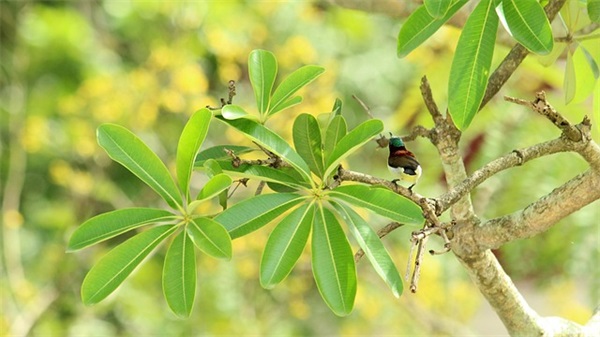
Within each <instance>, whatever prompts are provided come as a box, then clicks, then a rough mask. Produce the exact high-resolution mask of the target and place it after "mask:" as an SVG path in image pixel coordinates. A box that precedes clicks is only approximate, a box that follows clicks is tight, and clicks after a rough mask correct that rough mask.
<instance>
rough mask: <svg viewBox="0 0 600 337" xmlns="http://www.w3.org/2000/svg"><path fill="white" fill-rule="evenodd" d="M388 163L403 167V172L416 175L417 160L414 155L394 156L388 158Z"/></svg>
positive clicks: (392, 165)
mask: <svg viewBox="0 0 600 337" xmlns="http://www.w3.org/2000/svg"><path fill="white" fill-rule="evenodd" d="M388 165H390V166H391V167H402V168H404V173H406V174H410V175H416V174H417V172H416V171H417V168H418V167H419V162H418V161H417V160H416V159H415V158H414V157H409V156H394V157H390V158H389V159H388Z"/></svg>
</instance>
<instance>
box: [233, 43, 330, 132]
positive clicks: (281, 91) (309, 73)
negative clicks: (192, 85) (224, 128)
mask: <svg viewBox="0 0 600 337" xmlns="http://www.w3.org/2000/svg"><path fill="white" fill-rule="evenodd" d="M277 67H278V66H277V59H276V58H275V56H274V55H273V53H271V52H270V51H266V50H260V49H257V50H253V51H252V52H251V53H250V56H249V58H248V72H249V75H250V81H251V83H252V88H253V89H254V96H255V98H256V105H257V106H258V112H259V116H260V117H259V119H260V121H261V122H262V123H264V122H265V121H266V120H267V119H268V118H269V117H271V116H272V115H274V114H276V113H277V112H280V111H282V110H284V109H287V108H290V107H292V106H294V105H297V104H299V103H300V102H302V97H300V96H294V94H295V93H296V92H298V90H300V89H302V87H304V86H306V85H307V84H309V83H310V82H312V81H314V80H315V79H316V78H317V77H319V75H321V74H322V73H323V71H325V69H323V68H322V67H319V66H314V65H306V66H303V67H301V68H299V69H297V70H296V71H294V72H293V73H291V74H290V75H288V76H287V77H286V78H285V79H284V80H283V81H282V82H281V83H280V84H279V86H278V87H277V88H276V89H275V91H274V92H273V95H271V91H272V90H273V86H274V83H275V79H276V78H277ZM222 114H223V117H224V118H225V119H230V120H231V119H237V118H251V119H252V118H255V117H253V115H250V114H248V113H246V112H245V111H244V110H243V109H242V108H241V107H238V106H234V107H227V106H225V107H223V109H222Z"/></svg>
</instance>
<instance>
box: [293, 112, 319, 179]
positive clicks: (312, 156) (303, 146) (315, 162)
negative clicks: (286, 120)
mask: <svg viewBox="0 0 600 337" xmlns="http://www.w3.org/2000/svg"><path fill="white" fill-rule="evenodd" d="M293 136H294V146H295V147H296V151H298V154H299V155H300V157H302V159H304V161H305V162H306V163H307V164H308V167H310V170H311V171H313V172H314V173H315V174H316V175H317V176H319V177H322V175H323V150H322V148H321V146H322V144H321V130H319V122H317V119H316V118H315V117H314V116H313V115H309V114H301V115H299V116H298V117H296V120H295V121H294V127H293Z"/></svg>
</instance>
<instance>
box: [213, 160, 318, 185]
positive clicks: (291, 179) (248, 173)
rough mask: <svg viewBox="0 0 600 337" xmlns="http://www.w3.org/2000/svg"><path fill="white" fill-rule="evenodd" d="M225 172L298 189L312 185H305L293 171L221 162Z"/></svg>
mask: <svg viewBox="0 0 600 337" xmlns="http://www.w3.org/2000/svg"><path fill="white" fill-rule="evenodd" d="M220 164H221V167H222V168H223V170H224V171H226V172H228V173H229V174H232V175H234V176H240V177H243V178H251V179H258V180H264V181H267V182H269V181H272V182H275V183H280V184H284V185H291V186H294V187H296V188H298V187H304V188H308V187H310V185H309V184H308V183H304V182H303V179H302V177H301V176H300V175H299V174H298V173H297V172H296V171H295V170H293V169H290V168H288V169H286V168H279V169H275V168H272V167H268V166H260V165H249V164H242V165H240V166H238V167H234V166H233V164H231V162H230V161H227V162H220Z"/></svg>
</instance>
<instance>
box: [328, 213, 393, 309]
mask: <svg viewBox="0 0 600 337" xmlns="http://www.w3.org/2000/svg"><path fill="white" fill-rule="evenodd" d="M333 206H334V207H335V209H336V210H337V211H338V212H339V213H340V215H342V218H343V219H344V221H345V222H346V223H347V224H348V228H350V232H351V233H352V234H353V236H354V238H355V239H356V242H358V245H359V246H360V248H361V249H362V250H363V251H364V252H365V255H366V256H367V259H369V262H371V265H372V266H373V268H374V269H375V271H376V272H377V274H378V275H379V276H380V277H381V279H382V280H383V281H384V282H385V283H386V284H387V285H388V287H390V289H391V290H392V293H393V294H394V296H396V297H400V295H401V294H402V290H403V286H402V278H401V277H400V274H399V273H398V269H397V268H396V265H395V264H394V261H393V260H392V258H391V257H390V254H389V253H388V251H387V250H386V249H385V246H384V245H383V242H381V239H380V238H379V236H378V235H377V233H375V231H374V230H373V229H372V228H371V227H370V226H369V224H368V223H367V222H366V221H365V220H363V218H361V217H360V215H358V214H357V213H356V212H354V211H353V210H352V208H351V207H347V206H344V205H342V204H338V203H334V204H333Z"/></svg>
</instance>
